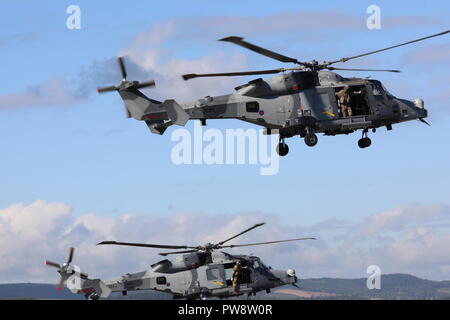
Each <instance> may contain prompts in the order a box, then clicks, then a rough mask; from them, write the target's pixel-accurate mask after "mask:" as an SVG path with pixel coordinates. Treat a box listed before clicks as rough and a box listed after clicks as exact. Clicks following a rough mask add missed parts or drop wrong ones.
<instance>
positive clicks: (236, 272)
mask: <svg viewBox="0 0 450 320" xmlns="http://www.w3.org/2000/svg"><path fill="white" fill-rule="evenodd" d="M247 268H248V267H244V266H243V265H242V261H241V260H238V261H237V262H236V264H235V265H234V267H233V274H232V275H231V281H232V282H233V294H238V285H239V279H240V277H241V274H242V270H243V269H247Z"/></svg>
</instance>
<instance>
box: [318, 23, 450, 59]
mask: <svg viewBox="0 0 450 320" xmlns="http://www.w3.org/2000/svg"><path fill="white" fill-rule="evenodd" d="M449 32H450V30H447V31H444V32H440V33H436V34H433V35H431V36H428V37H423V38H420V39H416V40H412V41H408V42H404V43H400V44H397V45H395V46H391V47H387V48H383V49H379V50H375V51H370V52H367V53H362V54H358V55H357V56H353V57H347V58H342V59H339V60H335V61H328V62H325V63H323V64H322V66H329V65H330V64H333V63H337V62H346V61H348V60H351V59H356V58H360V57H364V56H368V55H370V54H374V53H378V52H381V51H386V50H390V49H393V48H397V47H401V46H404V45H407V44H410V43H414V42H418V41H422V40H426V39H429V38H433V37H438V36H442V35H444V34H446V33H449Z"/></svg>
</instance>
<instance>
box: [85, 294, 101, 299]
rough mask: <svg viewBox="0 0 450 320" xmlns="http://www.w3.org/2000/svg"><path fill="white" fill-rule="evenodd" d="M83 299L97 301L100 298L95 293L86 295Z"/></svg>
mask: <svg viewBox="0 0 450 320" xmlns="http://www.w3.org/2000/svg"><path fill="white" fill-rule="evenodd" d="M85 297H86V299H87V300H98V299H99V298H100V297H99V296H98V294H96V293H91V294H87V295H85Z"/></svg>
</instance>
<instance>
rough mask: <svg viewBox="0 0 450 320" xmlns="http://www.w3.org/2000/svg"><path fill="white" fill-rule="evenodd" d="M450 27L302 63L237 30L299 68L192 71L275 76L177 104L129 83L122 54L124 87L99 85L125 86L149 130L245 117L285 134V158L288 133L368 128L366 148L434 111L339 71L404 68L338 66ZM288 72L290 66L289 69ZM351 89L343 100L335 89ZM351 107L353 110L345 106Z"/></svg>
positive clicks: (133, 113) (123, 92)
mask: <svg viewBox="0 0 450 320" xmlns="http://www.w3.org/2000/svg"><path fill="white" fill-rule="evenodd" d="M449 32H450V30H447V31H444V32H441V33H437V34H434V35H431V36H427V37H424V38H420V39H416V40H412V41H408V42H405V43H401V44H398V45H394V46H390V47H387V48H383V49H379V50H375V51H371V52H367V53H362V54H358V55H355V56H351V57H346V58H341V59H338V60H334V61H324V62H323V63H318V62H317V61H316V60H312V61H309V62H303V61H299V60H297V59H294V58H290V57H287V56H284V55H282V54H279V53H277V52H274V51H271V50H268V49H265V48H262V47H259V46H256V45H254V44H251V43H249V42H247V41H245V40H244V39H243V38H241V37H236V36H231V37H227V38H223V39H220V41H226V42H230V43H234V44H236V45H239V46H242V47H244V48H247V49H249V50H251V51H254V52H256V53H259V54H262V55H264V56H266V57H269V58H272V59H275V60H278V61H281V62H285V63H293V64H297V65H298V66H296V67H291V68H280V69H271V70H259V71H242V72H227V73H209V74H195V73H192V74H186V75H183V76H182V77H183V79H184V80H190V79H193V78H199V77H219V76H220V77H223V76H248V75H263V74H275V73H281V74H279V75H276V76H274V77H272V78H268V79H262V78H258V79H254V80H252V81H249V82H248V83H246V84H243V85H241V86H238V87H236V88H235V90H236V92H235V93H232V94H227V95H223V96H216V97H211V96H206V97H205V98H202V99H198V100H195V101H192V102H185V103H181V104H179V103H177V102H176V101H175V100H165V101H164V102H160V101H156V100H152V99H150V98H148V97H147V96H145V95H144V94H143V93H142V92H140V91H139V90H138V89H141V88H146V87H151V86H154V85H155V82H154V81H153V80H151V81H147V82H143V83H140V82H137V81H131V82H130V81H127V80H126V77H127V73H126V69H125V65H124V61H123V58H122V57H120V58H118V62H119V67H120V70H121V73H122V82H121V83H120V85H119V86H110V87H105V88H98V92H99V93H102V92H108V91H118V92H119V94H120V96H121V97H122V99H123V100H124V102H125V107H126V109H127V112H128V116H129V117H133V118H135V119H136V120H143V121H145V122H146V124H147V125H148V127H149V129H150V131H151V132H152V133H156V134H163V133H164V131H165V130H166V129H167V128H168V127H169V126H171V125H174V124H176V125H180V126H184V125H185V124H186V122H187V121H188V120H193V119H197V120H200V121H201V124H202V125H206V120H207V119H230V118H233V119H239V120H242V121H246V122H249V123H253V124H256V125H259V126H263V127H265V128H266V129H265V133H266V134H275V133H278V134H279V141H280V142H279V144H278V146H277V152H278V154H279V155H280V156H285V155H287V154H288V152H289V147H288V145H287V144H286V143H285V138H290V137H293V136H296V135H299V136H300V137H302V138H304V141H305V143H306V145H308V146H310V147H312V146H315V145H316V144H317V141H318V138H317V135H316V133H323V134H324V135H328V136H334V135H337V134H349V133H352V132H355V131H357V130H362V137H361V139H359V141H358V146H359V147H360V148H367V147H369V146H370V145H371V140H370V138H369V137H368V132H369V130H370V129H371V130H372V131H373V132H375V131H376V129H377V128H379V127H383V126H384V127H386V128H387V130H392V125H393V124H395V123H400V122H404V121H410V120H419V121H421V122H423V123H426V124H428V123H427V122H426V121H425V118H426V117H427V116H428V112H427V110H426V109H425V107H424V101H423V100H422V99H420V98H418V99H416V100H415V101H409V100H405V99H400V98H396V97H394V96H393V95H392V94H390V93H389V91H388V90H387V89H386V88H385V87H384V86H383V85H382V83H381V82H380V81H378V80H371V79H368V78H345V77H342V76H340V75H339V74H337V73H334V72H332V71H334V70H346V71H385V72H400V71H399V70H380V69H354V68H338V67H333V66H332V65H333V64H335V63H338V62H346V61H349V60H352V59H356V58H360V57H364V56H368V55H371V54H374V53H378V52H382V51H386V50H390V49H393V48H397V47H400V46H404V45H407V44H411V43H414V42H418V41H422V40H425V39H429V38H433V37H437V36H441V35H444V34H447V33H449ZM288 71H289V72H288ZM343 88H345V90H346V93H345V97H346V98H345V100H346V101H348V103H346V105H345V106H344V105H343V104H342V103H340V101H338V99H337V98H336V95H337V94H338V93H339V91H341V90H342V89H343ZM346 111H347V112H346Z"/></svg>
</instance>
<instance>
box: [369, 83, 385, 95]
mask: <svg viewBox="0 0 450 320" xmlns="http://www.w3.org/2000/svg"><path fill="white" fill-rule="evenodd" d="M371 83H372V94H373V95H374V96H381V95H382V94H383V86H382V85H381V82H379V81H371Z"/></svg>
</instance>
